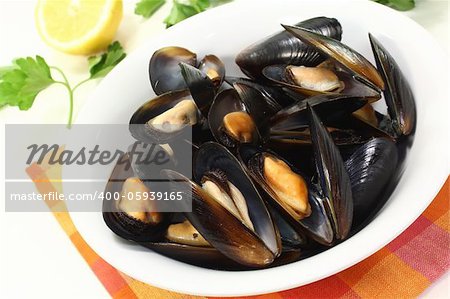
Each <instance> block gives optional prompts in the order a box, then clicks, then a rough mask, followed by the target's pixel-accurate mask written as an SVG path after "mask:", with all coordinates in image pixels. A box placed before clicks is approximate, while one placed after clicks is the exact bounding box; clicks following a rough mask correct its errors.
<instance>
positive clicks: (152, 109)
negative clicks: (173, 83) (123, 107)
mask: <svg viewBox="0 0 450 299" xmlns="http://www.w3.org/2000/svg"><path fill="white" fill-rule="evenodd" d="M182 100H193V99H192V96H191V94H190V93H189V90H180V91H174V92H168V93H165V94H162V95H160V96H158V97H156V98H154V99H151V100H149V101H147V102H146V103H144V104H143V105H142V106H141V107H139V108H138V109H137V110H136V112H134V114H133V116H132V117H131V119H130V125H129V131H130V133H131V135H132V136H133V137H134V138H135V139H136V140H139V141H142V142H145V143H155V144H161V143H167V142H169V141H171V140H173V139H174V138H176V137H177V136H179V135H180V134H182V133H183V132H184V130H191V129H192V127H190V126H186V128H184V129H182V130H179V131H177V132H171V133H166V132H160V131H158V130H155V129H154V128H152V127H151V126H149V125H148V124H147V122H148V121H149V120H151V119H153V118H155V117H156V116H158V115H160V114H162V113H163V112H165V111H167V110H169V109H170V108H173V107H174V106H175V105H176V104H178V103H179V102H181V101H182ZM197 117H198V119H199V120H201V118H202V116H201V115H200V112H199V113H198V115H197Z"/></svg>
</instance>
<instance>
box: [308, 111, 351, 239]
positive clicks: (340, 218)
mask: <svg viewBox="0 0 450 299" xmlns="http://www.w3.org/2000/svg"><path fill="white" fill-rule="evenodd" d="M308 113H309V117H310V131H311V138H312V144H313V150H314V156H315V163H316V169H317V180H318V183H319V186H320V189H321V195H322V196H323V197H324V203H325V207H326V209H327V211H328V213H329V215H330V221H331V223H332V226H333V229H334V236H335V238H336V239H337V240H342V239H345V238H346V237H347V235H348V233H349V232H350V228H351V225H352V219H353V197H352V189H351V181H350V178H349V175H348V173H347V170H346V168H345V165H344V161H343V160H342V157H341V154H340V152H339V149H338V148H337V147H336V145H335V144H334V142H333V139H332V137H331V136H330V134H329V133H328V131H327V130H326V128H325V126H324V125H323V124H322V122H321V121H320V119H319V117H318V116H317V114H316V113H315V112H314V110H313V108H311V107H310V106H308Z"/></svg>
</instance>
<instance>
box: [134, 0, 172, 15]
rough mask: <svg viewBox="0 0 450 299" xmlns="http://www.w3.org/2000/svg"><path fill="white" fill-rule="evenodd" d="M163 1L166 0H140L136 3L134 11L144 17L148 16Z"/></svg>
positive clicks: (162, 3) (159, 6)
mask: <svg viewBox="0 0 450 299" xmlns="http://www.w3.org/2000/svg"><path fill="white" fill-rule="evenodd" d="M164 3H166V0H141V1H140V2H138V3H136V8H135V9H134V13H135V14H137V15H140V16H143V17H144V18H150V17H151V16H152V15H153V14H154V13H155V12H156V11H157V10H158V9H160V8H161V6H163V5H164Z"/></svg>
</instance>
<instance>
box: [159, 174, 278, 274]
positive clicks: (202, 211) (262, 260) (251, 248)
mask: <svg viewBox="0 0 450 299" xmlns="http://www.w3.org/2000/svg"><path fill="white" fill-rule="evenodd" d="M163 174H164V175H166V176H167V177H168V178H169V179H170V180H172V181H176V184H174V185H176V187H175V188H177V190H178V191H179V192H184V193H185V194H186V195H187V194H189V195H190V196H191V198H192V212H190V213H185V215H186V217H187V218H188V220H189V221H190V222H191V223H192V225H193V226H194V227H195V228H196V229H197V230H198V231H199V232H200V234H201V235H202V236H203V237H204V238H205V239H206V240H207V241H208V242H209V243H210V244H211V245H212V246H213V247H214V248H216V249H217V250H218V251H220V252H221V253H222V254H223V255H225V256H226V257H228V258H229V259H232V260H233V261H235V262H237V263H239V264H241V265H244V266H247V267H255V268H261V267H267V266H268V265H270V264H271V263H273V261H274V260H275V258H276V256H277V255H278V254H279V251H278V253H277V254H275V253H274V252H272V251H271V250H270V249H269V248H268V247H267V245H266V244H265V243H264V242H263V241H262V240H261V239H260V237H259V236H257V235H256V234H255V232H253V231H251V230H250V229H249V228H247V226H245V225H243V223H242V222H241V221H240V220H239V219H237V218H236V217H235V216H234V215H233V214H231V213H230V212H229V211H228V210H227V209H226V208H224V207H223V206H222V205H221V204H220V203H218V202H217V201H216V200H215V199H214V198H213V197H211V195H210V194H209V193H208V192H206V191H204V190H203V189H202V188H201V187H200V186H199V185H197V184H196V183H194V182H193V181H191V180H189V179H188V178H186V177H185V176H183V175H181V174H179V173H177V172H174V171H172V170H164V171H163ZM261 222H263V221H261ZM269 226H270V225H269ZM275 243H276V242H275ZM277 246H278V245H277Z"/></svg>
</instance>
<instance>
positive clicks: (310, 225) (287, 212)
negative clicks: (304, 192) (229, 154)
mask: <svg viewBox="0 0 450 299" xmlns="http://www.w3.org/2000/svg"><path fill="white" fill-rule="evenodd" d="M264 154H266V155H267V154H268V155H271V156H274V157H276V158H277V159H280V160H282V161H284V162H285V163H286V164H288V165H289V167H290V168H291V169H292V170H293V171H294V172H295V173H297V174H299V175H301V176H302V177H303V178H304V179H305V181H306V183H307V185H308V202H309V205H310V207H311V215H309V216H308V217H305V218H303V219H301V220H298V219H297V217H296V215H295V214H294V212H293V211H292V210H291V209H289V208H287V207H286V206H285V205H283V204H282V203H280V202H279V201H278V199H277V198H278V197H277V196H276V194H275V193H274V191H273V190H272V189H271V188H270V186H269V185H268V184H267V183H266V181H265V179H264V176H263V171H262V168H263V166H262V165H263V164H262V163H263V161H262V157H263V155H264ZM238 157H239V159H240V160H241V162H242V164H243V165H245V166H246V168H247V172H248V173H249V174H250V175H251V176H252V178H253V180H254V181H255V182H256V183H257V184H258V185H259V187H260V188H261V189H262V190H264V191H265V194H266V195H267V197H266V198H267V200H268V202H269V203H270V204H271V205H273V206H274V207H275V208H276V209H277V210H278V212H279V213H280V214H281V215H283V217H284V219H285V220H286V221H287V222H288V223H289V224H290V225H291V226H292V228H293V229H294V230H295V231H296V232H297V233H298V234H300V235H302V234H306V235H307V236H308V237H310V238H311V239H313V240H315V241H316V242H318V243H320V244H323V245H328V246H329V245H331V244H332V243H333V236H334V234H333V227H332V225H331V222H330V220H329V217H328V211H327V210H326V208H325V206H324V199H323V198H322V197H321V196H320V194H319V193H318V191H316V187H315V186H314V185H312V184H310V183H309V182H308V180H309V179H308V178H306V177H305V176H304V175H303V174H302V173H301V172H300V171H299V170H297V169H296V168H295V167H293V166H292V165H291V163H289V161H287V160H285V159H283V158H282V157H280V156H279V155H277V154H275V153H274V152H270V151H268V150H264V149H262V148H256V147H253V146H251V145H241V146H240V147H239V152H238ZM285 233H286V232H285Z"/></svg>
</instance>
